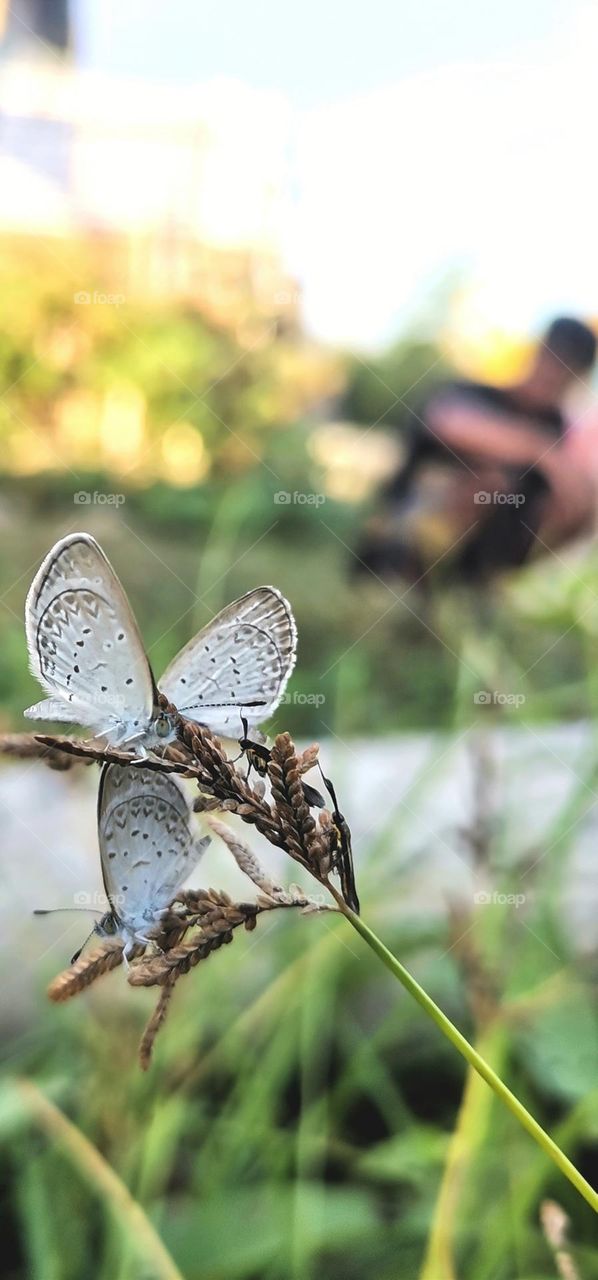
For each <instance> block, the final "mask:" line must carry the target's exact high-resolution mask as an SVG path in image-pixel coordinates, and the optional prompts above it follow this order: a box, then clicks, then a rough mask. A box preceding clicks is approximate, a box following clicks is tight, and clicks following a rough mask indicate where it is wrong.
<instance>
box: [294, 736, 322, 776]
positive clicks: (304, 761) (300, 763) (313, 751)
mask: <svg viewBox="0 0 598 1280" xmlns="http://www.w3.org/2000/svg"><path fill="white" fill-rule="evenodd" d="M319 758H320V747H319V744H318V743H317V742H312V744H311V746H310V747H306V748H305V751H302V752H301V754H300V755H298V756H297V768H298V770H299V773H300V774H301V775H303V774H304V773H309V771H310V769H313V768H314V767H315V766H316V765H317V763H318V760H319Z"/></svg>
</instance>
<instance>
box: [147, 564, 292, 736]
mask: <svg viewBox="0 0 598 1280" xmlns="http://www.w3.org/2000/svg"><path fill="white" fill-rule="evenodd" d="M296 650H297V628H296V626H295V619H294V618H293V614H292V611H291V606H290V605H289V603H288V601H287V600H285V598H284V596H282V595H281V594H280V591H277V590H276V588H275V587H257V588H256V589H255V590H254V591H248V592H247V594H246V595H244V596H241V598H240V600H235V601H234V602H233V604H229V605H227V607H226V609H222V611H221V612H220V613H218V614H216V617H215V618H212V621H211V622H209V623H208V625H207V627H204V628H203V630H202V631H200V632H198V634H197V635H196V636H195V637H194V638H193V640H190V641H189V644H187V645H185V648H184V649H181V652H180V653H179V654H177V657H176V658H174V660H173V661H172V662H171V664H170V666H169V667H167V669H166V671H165V672H164V675H163V677H162V679H161V681H160V688H161V689H162V691H163V693H165V694H166V697H167V698H168V699H169V700H170V701H171V702H173V703H174V704H175V706H176V707H177V708H178V710H179V711H180V712H181V714H182V715H184V716H187V717H188V718H189V719H190V720H198V721H200V722H201V723H202V724H207V725H208V727H209V728H210V729H212V730H213V732H214V733H217V734H221V735H223V736H232V737H238V736H239V732H240V728H241V721H240V715H241V711H243V714H244V716H245V717H246V719H247V721H248V723H249V724H259V723H260V722H261V721H262V720H267V718H268V716H270V715H271V714H272V712H273V711H274V710H275V708H276V707H277V706H278V704H279V702H280V699H281V698H282V695H283V693H284V691H285V688H286V684H287V680H288V678H289V676H290V674H291V671H292V670H293V667H294V665H295V656H296ZM252 703H256V704H257V703H259V704H260V705H259V706H257V705H256V706H253V707H252V706H251V704H252ZM231 704H232V705H231Z"/></svg>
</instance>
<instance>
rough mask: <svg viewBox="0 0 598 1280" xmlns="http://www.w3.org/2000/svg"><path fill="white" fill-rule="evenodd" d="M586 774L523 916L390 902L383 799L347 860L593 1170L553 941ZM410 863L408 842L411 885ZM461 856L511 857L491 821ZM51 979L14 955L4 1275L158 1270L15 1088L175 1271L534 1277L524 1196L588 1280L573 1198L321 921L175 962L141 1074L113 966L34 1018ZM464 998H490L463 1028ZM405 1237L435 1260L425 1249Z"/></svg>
mask: <svg viewBox="0 0 598 1280" xmlns="http://www.w3.org/2000/svg"><path fill="white" fill-rule="evenodd" d="M596 764H597V760H596V756H595V753H594V752H589V753H588V757H587V759H586V760H585V761H584V766H583V768H582V771H581V775H580V779H579V783H578V785H577V786H576V787H573V788H572V790H571V792H570V794H569V796H568V799H567V803H566V805H564V806H563V808H562V809H561V810H560V811H559V812H558V813H556V815H554V816H551V817H550V819H547V821H546V825H545V830H544V834H543V847H545V848H549V847H550V846H551V845H554V846H555V855H554V856H552V857H549V858H546V859H543V860H541V861H540V862H539V863H538V866H537V867H536V868H535V869H534V871H533V872H532V883H531V885H529V884H526V888H527V889H528V894H527V901H526V906H525V915H524V917H523V916H522V915H519V913H518V912H517V911H516V910H513V909H510V910H509V909H505V907H504V906H501V905H500V904H497V905H495V906H493V905H484V906H481V907H480V906H477V907H476V906H475V905H473V904H471V905H468V904H467V903H465V904H463V903H461V908H460V912H459V913H457V914H456V915H454V916H453V918H452V919H451V918H450V917H449V918H447V917H446V916H445V915H442V916H440V917H439V915H438V912H437V911H432V910H431V908H429V907H428V906H427V905H426V896H425V893H424V895H423V897H422V900H421V904H420V906H419V908H417V909H414V908H413V906H412V905H411V906H410V907H409V909H408V910H403V909H402V907H401V903H402V898H403V894H404V893H406V892H407V890H408V881H409V877H410V876H412V875H413V867H412V865H408V864H406V863H405V862H404V861H403V859H402V856H401V850H402V842H403V831H404V826H405V821H406V816H407V810H406V808H405V806H404V805H403V804H401V803H399V802H397V804H396V806H395V807H393V806H390V807H389V810H388V812H387V814H386V815H385V821H384V823H383V827H382V830H381V832H380V834H379V835H378V836H377V838H376V839H375V841H373V842H371V846H370V847H369V848H368V849H367V850H363V849H361V850H360V861H359V871H360V879H359V885H360V892H361V896H362V899H363V910H364V915H365V918H366V919H367V920H368V921H369V922H371V924H372V925H373V927H374V928H376V929H377V931H378V932H379V933H380V934H381V936H383V937H384V939H385V941H386V942H387V943H388V945H389V946H390V947H391V948H392V949H393V950H395V951H396V953H397V954H398V955H399V956H400V957H401V959H402V960H403V961H404V962H405V963H406V964H407V965H408V967H409V968H410V969H411V970H412V971H413V972H414V973H415V975H416V976H417V977H418V980H419V981H420V982H422V983H423V984H424V985H425V986H426V988H427V989H428V990H429V991H430V993H431V994H432V995H433V996H434V998H435V999H436V1000H437V1002H438V1003H439V1004H440V1005H441V1006H442V1007H443V1008H444V1009H445V1010H446V1012H447V1013H448V1014H449V1015H450V1016H451V1017H452V1018H453V1020H454V1021H455V1022H456V1023H457V1025H459V1026H460V1027H461V1028H463V1030H464V1031H465V1032H466V1033H467V1034H468V1035H469V1036H470V1037H473V1038H474V1039H475V1040H476V1041H477V1042H478V1043H479V1044H480V1045H483V1047H484V1048H485V1051H486V1052H487V1053H488V1055H489V1057H490V1059H491V1061H492V1064H493V1065H494V1067H495V1068H496V1069H497V1070H499V1071H501V1072H502V1073H504V1075H505V1077H506V1079H507V1080H508V1082H509V1083H510V1084H511V1086H512V1087H513V1088H514V1089H515V1090H516V1092H517V1093H518V1094H519V1095H520V1096H521V1098H522V1100H523V1101H524V1102H525V1104H526V1105H527V1106H528V1107H529V1108H530V1109H531V1110H532V1112H533V1113H534V1114H535V1115H536V1117H537V1118H538V1119H539V1120H540V1122H541V1123H543V1124H544V1125H545V1126H546V1127H547V1128H548V1129H549V1131H550V1132H551V1133H552V1134H553V1135H554V1137H555V1138H556V1139H557V1141H559V1142H561V1143H562V1144H563V1146H564V1148H565V1149H566V1151H567V1153H568V1154H569V1155H570V1156H571V1158H572V1159H574V1161H575V1162H576V1163H577V1164H578V1166H579V1167H580V1168H581V1171H582V1172H583V1173H584V1175H585V1176H586V1177H587V1178H588V1179H589V1180H590V1181H591V1182H593V1183H594V1184H596V1182H597V1181H598V1083H597V1082H598V1011H597V1009H596V999H595V980H596V976H597V970H596V960H595V957H593V956H588V954H587V953H586V954H585V956H584V957H583V958H580V957H579V956H578V955H577V954H576V945H575V944H576V939H575V938H574V937H572V936H571V934H570V931H569V929H568V926H567V925H566V924H565V921H564V917H563V912H562V906H561V903H562V896H563V886H564V884H565V882H566V878H567V875H568V863H569V858H570V856H571V854H572V853H573V852H574V850H575V847H576V829H575V823H576V820H577V819H578V818H579V817H580V815H581V814H582V812H583V811H584V806H586V805H587V803H588V799H587V790H588V788H591V787H593V780H594V778H595V776H596ZM430 788H431V774H430V769H429V762H428V763H427V764H426V767H425V768H423V769H422V770H421V771H420V772H419V774H418V775H417V776H416V777H415V778H414V781H413V783H412V785H411V787H410V789H409V792H408V795H407V797H406V798H407V801H408V804H409V806H410V807H417V808H418V809H420V808H421V809H423V811H424V812H425V810H426V806H427V803H428V799H427V798H428V795H429V792H430ZM506 800H507V801H508V800H509V797H508V796H507V797H506ZM433 852H434V851H433V850H430V853H429V856H428V855H426V854H425V853H422V855H421V863H422V865H420V866H419V867H418V876H419V882H420V883H421V885H422V886H424V887H425V885H426V884H427V883H429V882H430V880H431V878H432V877H433V875H434V872H433ZM557 855H558V856H557ZM477 857H478V868H480V867H482V868H485V872H486V876H487V877H488V879H489V881H490V882H491V883H492V884H493V885H495V886H496V889H497V891H499V892H502V891H504V892H506V893H508V892H510V891H512V890H513V877H514V868H517V867H519V868H521V867H525V866H526V865H528V863H529V858H530V851H529V849H528V848H527V846H526V843H525V839H524V837H523V835H522V837H521V843H520V844H518V843H517V840H516V839H515V841H514V840H513V832H512V829H511V828H510V827H509V828H508V829H507V828H505V829H502V828H501V826H500V825H498V826H495V827H494V834H493V836H492V837H491V839H490V843H489V844H486V845H485V846H484V847H483V848H482V849H481V847H480V846H478V850H477ZM430 859H431V860H430ZM519 887H521V886H520V885H519ZM530 890H531V891H530ZM453 905H454V907H455V904H453ZM522 919H524V923H523V924H522ZM51 976H53V970H52V969H51V967H50V964H49V961H46V962H45V963H44V964H40V965H39V966H38V969H37V972H36V974H35V982H36V984H37V986H38V989H39V1001H38V1009H37V1010H36V1016H35V1019H34V1021H33V1022H32V1023H31V1024H30V1025H29V1026H28V1027H27V1026H26V1027H24V1028H23V1029H22V1031H21V1033H20V1035H19V1034H18V1033H15V1037H14V1040H13V1041H12V1042H11V1038H10V1036H9V1037H8V1038H7V1040H6V1043H5V1052H6V1054H7V1061H6V1063H5V1065H4V1068H3V1073H2V1086H1V1089H0V1135H1V1137H2V1141H3V1145H4V1146H5V1149H6V1154H7V1163H6V1169H7V1174H8V1175H9V1176H10V1179H11V1182H12V1183H13V1185H14V1187H15V1188H16V1191H15V1192H14V1193H13V1195H12V1197H11V1198H10V1199H9V1200H8V1201H7V1202H6V1203H5V1209H4V1217H3V1231H4V1234H3V1241H4V1244H3V1249H4V1255H5V1263H6V1270H5V1274H6V1275H7V1280H21V1277H24V1276H27V1277H33V1280H75V1277H77V1280H79V1277H81V1276H85V1277H87V1276H90V1277H91V1276H93V1277H94V1280H95V1278H96V1277H97V1278H98V1280H145V1278H146V1277H148V1278H151V1277H153V1276H154V1275H159V1274H161V1273H160V1272H158V1271H155V1272H154V1271H153V1270H152V1266H151V1265H149V1266H148V1265H145V1264H144V1263H143V1261H140V1256H139V1251H138V1250H139V1240H138V1238H137V1236H136V1233H135V1231H134V1230H133V1231H131V1230H130V1229H129V1228H128V1227H127V1226H126V1225H125V1226H123V1223H122V1222H119V1221H116V1220H115V1219H114V1218H113V1216H112V1215H111V1214H110V1213H109V1205H108V1201H107V1198H106V1197H105V1196H104V1195H102V1194H100V1193H98V1191H97V1190H95V1189H94V1186H93V1179H92V1180H91V1182H90V1180H89V1177H88V1176H87V1173H86V1170H85V1168H84V1167H83V1166H80V1165H78V1163H77V1161H76V1160H73V1159H72V1158H67V1157H66V1155H65V1153H64V1152H63V1151H61V1149H60V1144H58V1145H56V1144H54V1143H52V1142H51V1141H49V1140H48V1136H47V1134H46V1133H45V1132H44V1131H43V1127H42V1128H41V1129H40V1127H39V1125H38V1124H36V1122H35V1119H33V1120H32V1119H31V1118H30V1119H27V1118H26V1115H24V1112H23V1106H22V1104H21V1101H20V1099H19V1095H18V1093H16V1092H15V1086H14V1083H13V1082H14V1080H15V1079H16V1078H19V1077H24V1078H26V1079H29V1080H32V1081H35V1083H36V1085H37V1086H38V1087H39V1088H40V1089H41V1090H42V1091H43V1093H44V1094H45V1095H46V1096H47V1097H48V1098H49V1099H51V1100H52V1102H53V1103H54V1104H55V1105H56V1106H58V1107H59V1108H60V1109H62V1111H63V1112H64V1113H65V1114H66V1115H67V1116H69V1117H70V1118H71V1119H72V1120H73V1121H74V1123H75V1124H76V1125H77V1126H78V1127H79V1128H80V1130H81V1132H82V1133H83V1134H84V1135H85V1136H86V1137H87V1138H88V1139H89V1141H90V1142H91V1143H92V1145H93V1147H94V1148H96V1149H97V1150H98V1151H99V1152H100V1153H101V1154H102V1155H103V1156H104V1157H105V1158H106V1160H107V1161H108V1163H109V1165H110V1167H111V1168H112V1169H113V1170H114V1171H115V1172H116V1174H117V1175H118V1177H119V1178H120V1179H122V1182H123V1183H124V1184H125V1186H126V1187H128V1188H129V1190H130V1192H131V1194H132V1195H133V1197H134V1198H135V1200H136V1201H137V1202H138V1203H139V1204H140V1205H141V1206H142V1207H143V1209H144V1211H145V1212H146V1213H147V1215H148V1217H149V1219H150V1221H151V1222H152V1223H153V1224H154V1225H155V1227H156V1228H157V1230H158V1232H159V1234H160V1237H161V1238H162V1240H163V1241H164V1243H165V1245H166V1247H167V1249H168V1250H169V1251H170V1253H171V1255H172V1257H173V1259H174V1260H175V1262H176V1265H177V1266H178V1267H179V1269H180V1272H181V1273H182V1275H183V1276H185V1277H186V1280H196V1278H197V1280H200V1277H201V1280H203V1278H204V1277H206V1276H208V1277H213V1278H214V1280H220V1278H222V1280H229V1278H231V1277H232V1278H237V1277H238V1278H239V1280H241V1278H244V1280H254V1278H257V1277H260V1278H261V1277H265V1278H267V1280H283V1278H284V1280H287V1278H288V1277H292V1280H307V1278H308V1277H315V1276H318V1277H322V1276H324V1277H326V1280H337V1278H338V1280H340V1277H341V1276H342V1277H348V1280H364V1278H366V1277H367V1280H370V1278H371V1280H373V1278H374V1277H376V1278H377V1280H391V1278H394V1277H396V1276H397V1274H399V1275H400V1276H401V1277H405V1278H406V1280H415V1278H416V1277H420V1276H421V1277H424V1276H425V1277H426V1280H452V1277H453V1276H455V1277H459V1280H511V1278H512V1277H513V1276H515V1275H517V1276H523V1277H525V1278H526V1280H527V1277H533V1280H554V1278H555V1276H556V1271H555V1265H554V1260H553V1258H552V1256H551V1253H550V1250H549V1249H548V1246H547V1244H546V1241H545V1240H544V1238H543V1235H542V1231H541V1228H540V1225H539V1218H538V1214H539V1207H540V1204H541V1201H542V1200H543V1199H544V1198H545V1197H552V1198H554V1199H556V1200H557V1201H558V1202H559V1203H560V1204H561V1205H562V1206H563V1208H564V1209H565V1210H566V1212H567V1213H568V1214H569V1215H570V1218H571V1230H570V1235H571V1241H572V1243H573V1254H574V1258H575V1260H576V1263H577V1265H578V1267H579V1272H580V1275H581V1276H582V1277H583V1280H593V1278H594V1277H598V1247H597V1245H596V1229H595V1222H594V1220H593V1215H592V1213H591V1211H590V1210H589V1208H588V1206H587V1205H585V1204H584V1203H583V1202H582V1201H580V1200H579V1199H578V1197H577V1196H576V1195H575V1193H574V1191H573V1190H572V1189H571V1188H570V1187H569V1186H568V1184H566V1183H564V1182H563V1181H562V1180H561V1179H560V1178H559V1176H558V1174H557V1173H556V1171H554V1169H553V1168H552V1167H551V1166H549V1164H548V1162H547V1161H546V1159H545V1158H544V1157H543V1155H542V1154H541V1153H539V1152H538V1151H537V1149H535V1148H534V1145H533V1144H532V1143H531V1141H530V1140H529V1139H528V1137H527V1136H526V1135H525V1134H523V1133H520V1132H519V1131H518V1129H517V1126H516V1125H515V1123H514V1121H513V1120H512V1119H511V1117H509V1116H508V1115H506V1114H504V1113H503V1112H502V1110H501V1108H500V1106H499V1105H498V1104H497V1103H496V1101H495V1100H494V1099H493V1098H492V1095H491V1094H490V1092H489V1090H487V1089H486V1086H485V1085H484V1084H483V1083H482V1082H478V1083H477V1085H476V1086H475V1087H474V1094H473V1097H471V1096H470V1099H469V1104H468V1107H467V1108H465V1110H464V1109H463V1108H462V1106H461V1100H462V1093H463V1088H464V1083H465V1074H464V1069H463V1064H462V1063H461V1061H460V1060H459V1059H457V1058H456V1057H455V1055H454V1054H453V1052H452V1050H451V1049H450V1047H449V1046H448V1045H446V1044H445V1043H444V1042H443V1041H442V1039H441V1038H440V1036H439V1034H438V1032H437V1030H436V1029H435V1028H434V1027H433V1026H431V1025H428V1024H427V1022H426V1020H425V1019H424V1016H423V1014H422V1013H421V1011H420V1010H419V1009H418V1008H417V1007H415V1006H414V1005H412V1004H411V1002H410V1001H409V999H408V998H407V996H406V995H405V994H404V993H403V992H401V991H399V990H398V989H397V988H396V987H395V984H394V983H393V982H392V980H391V979H390V978H389V976H388V975H386V974H385V973H384V972H382V971H380V970H379V969H378V967H377V965H376V963H375V961H374V959H373V957H372V956H371V955H370V953H369V952H367V951H366V949H365V948H363V947H362V946H361V943H360V941H359V939H357V938H355V937H354V936H353V935H350V934H349V931H348V926H347V925H346V923H345V922H344V921H342V920H335V919H333V918H332V917H306V918H303V919H301V918H300V917H293V918H292V919H290V918H289V917H288V916H287V914H286V913H285V915H284V917H279V918H277V919H275V920H272V921H271V922H270V921H268V922H267V923H266V924H265V925H264V922H263V921H262V922H260V923H259V924H258V927H257V930H256V931H255V933H252V934H242V935H239V936H238V937H236V938H235V941H234V943H233V945H231V946H229V947H227V948H224V949H223V950H222V951H220V952H219V953H217V954H216V955H215V956H213V957H212V958H210V960H209V961H208V962H206V963H205V964H203V965H201V966H199V968H198V969H197V970H194V971H192V973H191V974H190V975H188V976H187V977H186V978H184V979H183V980H182V981H181V983H180V984H179V986H178V987H177V991H176V994H175V999H174V1002H173V1008H172V1011H171V1015H170V1018H169V1020H168V1021H167V1023H166V1026H165V1028H164V1029H163V1032H162V1033H161V1035H160V1037H159V1038H158V1041H157V1045H156V1051H155V1060H154V1064H153V1066H152V1068H151V1069H150V1071H149V1072H148V1074H147V1075H144V1074H142V1073H141V1072H140V1071H139V1069H138V1067H137V1064H136V1051H137V1043H138V1040H139V1036H140V1034H141V1030H142V1027H143V1023H144V1021H145V1018H146V1016H147V1014H148V1012H149V1009H150V1008H151V1003H152V1001H151V998H150V997H146V994H145V993H143V992H139V991H136V992H134V993H133V992H131V991H130V990H127V989H126V988H125V984H124V982H123V981H122V974H121V973H117V974H113V975H110V976H109V977H107V978H105V979H102V980H101V981H100V982H99V983H98V985H97V987H96V988H95V989H94V990H93V991H91V992H90V993H89V994H88V995H86V996H79V997H78V998H77V999H76V1000H74V1001H73V1002H72V1003H71V1004H69V1005H65V1006H58V1007H51V1008H50V1007H44V1003H43V986H44V982H45V980H46V979H49V978H50V977H51ZM488 991H489V992H490V993H492V992H496V994H497V999H498V1004H497V1007H496V1008H494V1007H493V1008H492V1013H491V1015H490V1016H489V1017H486V1016H485V1015H484V1014H483V1013H481V1012H480V1010H483V1009H484V1008H485V1007H486V1006H485V1005H484V1000H482V1002H481V1003H480V992H482V994H484V992H485V993H486V996H487V993H488ZM455 1130H456V1131H457V1133H458V1135H459V1137H458V1141H459V1144H460V1148H459V1149H460V1154H459V1159H458V1161H457V1163H455V1151H454V1146H453V1145H452V1144H453V1143H454V1141H455V1138H454V1134H455ZM447 1186H448V1191H449V1204H450V1213H449V1214H448V1215H447V1214H446V1210H444V1209H443V1208H442V1204H443V1201H442V1199H441V1198H440V1193H441V1189H442V1188H444V1191H445V1193H446V1191H447ZM430 1249H433V1250H438V1249H440V1255H438V1254H434V1256H435V1257H438V1256H442V1257H443V1258H448V1259H449V1260H450V1269H449V1263H446V1265H445V1263H444V1262H443V1264H442V1269H441V1270H438V1268H437V1266H436V1264H435V1263H431V1262H430V1260H429V1257H428V1263H427V1264H426V1261H425V1260H426V1254H427V1251H428V1250H430ZM426 1266H427V1270H426Z"/></svg>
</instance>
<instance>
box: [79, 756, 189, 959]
mask: <svg viewBox="0 0 598 1280" xmlns="http://www.w3.org/2000/svg"><path fill="white" fill-rule="evenodd" d="M98 840H99V845H100V858H101V863H102V876H103V879H104V888H105V890H106V894H107V897H108V900H109V902H110V905H111V907H112V911H113V913H114V915H115V917H116V920H117V922H118V923H119V924H121V925H122V926H124V928H125V930H127V931H129V932H131V933H132V934H135V933H137V932H143V931H144V930H147V929H148V928H150V927H151V925H152V923H154V922H155V920H156V917H157V916H158V913H159V912H160V911H162V910H163V908H164V907H167V906H168V905H169V903H170V902H172V900H173V898H174V897H175V896H176V894H177V892H178V890H179V889H180V888H181V886H182V884H183V883H184V881H185V880H186V879H187V877H188V876H189V875H190V874H191V872H192V870H193V868H194V866H195V865H196V864H197V862H198V860H199V858H200V856H201V853H202V851H203V848H204V845H205V842H202V841H197V840H195V839H194V837H193V835H192V832H191V828H190V815H189V806H188V804H187V800H186V798H185V795H184V794H183V791H182V790H181V787H180V786H179V785H178V783H177V782H175V780H174V778H172V777H171V776H168V775H167V774H162V773H156V772H154V771H152V770H150V769H146V768H141V767H139V766H136V765H124V766H123V765H119V764H107V765H105V766H104V769H103V770H102V776H101V779H100V790H99V795H98Z"/></svg>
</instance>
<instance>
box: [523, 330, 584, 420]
mask: <svg viewBox="0 0 598 1280" xmlns="http://www.w3.org/2000/svg"><path fill="white" fill-rule="evenodd" d="M595 359H596V337H595V335H594V332H593V330H592V329H590V327H589V325H587V324H584V323H583V321H581V320H575V319H574V318H573V317H571V316H559V317H558V318H557V319H556V320H553V321H552V323H551V324H550V325H549V326H548V329H547V330H546V332H545V333H544V335H543V337H542V338H541V339H540V342H539V344H538V347H537V350H536V353H535V356H534V360H533V363H532V367H531V369H530V372H529V374H528V376H527V378H526V379H525V384H524V385H525V389H526V391H527V392H528V393H529V396H530V398H532V399H534V400H535V401H536V402H537V403H538V404H544V405H548V404H556V405H558V404H560V402H561V400H562V399H563V397H564V395H565V393H566V392H567V391H568V389H569V387H570V386H571V383H572V382H575V380H576V379H578V378H581V379H583V378H584V376H586V375H587V374H588V373H589V372H590V370H591V368H592V366H593V364H594V361H595Z"/></svg>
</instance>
